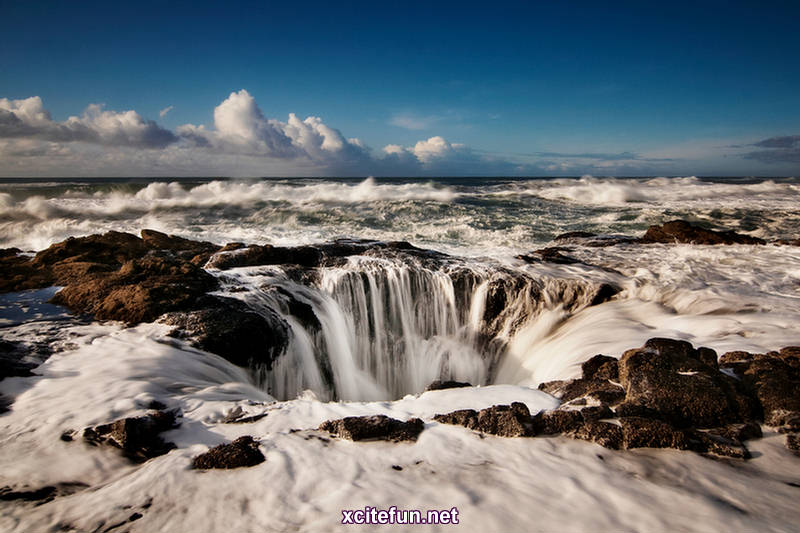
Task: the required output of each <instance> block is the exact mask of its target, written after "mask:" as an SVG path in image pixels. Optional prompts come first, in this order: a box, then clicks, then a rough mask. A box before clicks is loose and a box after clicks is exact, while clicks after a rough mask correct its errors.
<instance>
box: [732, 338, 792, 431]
mask: <svg viewBox="0 0 800 533" xmlns="http://www.w3.org/2000/svg"><path fill="white" fill-rule="evenodd" d="M798 354H800V349H798V348H797V347H792V346H788V347H786V348H783V349H781V350H780V351H777V352H768V353H765V354H751V353H747V352H729V353H726V354H724V355H723V356H722V357H721V358H720V366H721V367H722V368H723V369H725V370H729V371H732V372H733V373H734V374H736V375H737V376H739V377H740V378H741V380H742V383H743V384H744V386H745V387H746V388H747V389H748V390H749V391H750V393H751V394H752V395H753V396H754V397H755V398H756V399H757V401H758V403H759V407H760V410H761V412H762V414H763V420H764V422H765V423H766V424H768V425H770V426H776V427H782V428H783V431H789V432H791V431H794V429H793V428H794V427H798V428H800V394H798V392H797V391H799V390H800V366H798Z"/></svg>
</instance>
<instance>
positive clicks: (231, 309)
mask: <svg viewBox="0 0 800 533" xmlns="http://www.w3.org/2000/svg"><path fill="white" fill-rule="evenodd" d="M209 303H210V304H211V305H209V307H207V308H205V309H199V310H196V311H188V312H180V313H168V314H166V315H165V316H164V317H162V321H163V322H164V323H165V324H168V325H171V326H177V329H176V330H175V331H174V332H173V333H172V335H173V336H175V337H179V338H186V339H189V340H191V342H192V344H194V345H195V346H197V347H198V348H200V349H202V350H206V351H209V352H212V353H215V354H217V355H220V356H222V357H224V358H225V359H227V360H228V361H230V362H232V363H234V364H236V365H239V366H243V367H249V366H253V365H259V364H260V365H265V366H266V368H267V369H271V368H272V362H273V361H274V360H275V358H277V357H278V356H279V355H281V354H282V353H283V352H284V350H285V349H286V346H287V344H288V342H289V328H288V325H287V324H286V323H285V322H284V320H283V319H282V318H281V317H279V316H278V315H276V314H273V315H271V316H269V317H267V316H264V315H262V314H259V313H256V312H254V311H251V310H250V309H249V308H248V307H247V305H245V304H244V303H242V302H240V301H238V300H234V299H232V298H222V297H209Z"/></svg>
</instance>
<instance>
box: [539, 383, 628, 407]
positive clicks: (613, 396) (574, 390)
mask: <svg viewBox="0 0 800 533" xmlns="http://www.w3.org/2000/svg"><path fill="white" fill-rule="evenodd" d="M539 390H541V391H543V392H546V393H548V394H550V395H553V396H555V397H556V398H559V399H560V400H561V401H562V402H569V401H572V400H575V399H577V398H584V397H586V398H590V399H592V400H595V401H597V402H600V403H601V404H605V405H610V406H614V405H617V404H618V403H620V402H621V401H623V400H624V399H625V389H623V388H622V387H620V386H619V385H617V384H615V383H612V382H611V381H609V380H608V379H597V378H591V379H583V378H580V379H574V380H567V381H548V382H545V383H541V384H540V385H539Z"/></svg>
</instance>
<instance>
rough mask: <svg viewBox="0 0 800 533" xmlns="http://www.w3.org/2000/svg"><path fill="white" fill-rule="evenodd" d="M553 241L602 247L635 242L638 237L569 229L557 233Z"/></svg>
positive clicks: (637, 240)
mask: <svg viewBox="0 0 800 533" xmlns="http://www.w3.org/2000/svg"><path fill="white" fill-rule="evenodd" d="M553 241H554V242H556V243H558V244H579V245H581V246H591V247H594V248H602V247H606V246H616V245H617V244H629V243H637V242H639V239H637V238H636V237H630V236H628V235H609V234H605V235H597V234H596V233H588V232H585V231H571V232H568V233H562V234H561V235H558V236H557V237H556V238H555V239H553Z"/></svg>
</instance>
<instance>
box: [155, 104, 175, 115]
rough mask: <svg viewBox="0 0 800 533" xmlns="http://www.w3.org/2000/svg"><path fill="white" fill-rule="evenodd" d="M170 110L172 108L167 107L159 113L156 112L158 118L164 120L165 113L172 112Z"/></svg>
mask: <svg viewBox="0 0 800 533" xmlns="http://www.w3.org/2000/svg"><path fill="white" fill-rule="evenodd" d="M172 109H173V106H171V105H170V106H167V107H165V108H164V109H162V110H161V111H159V112H158V116H159V117H161V118H164V117H165V116H167V113H169V112H170V111H172Z"/></svg>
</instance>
